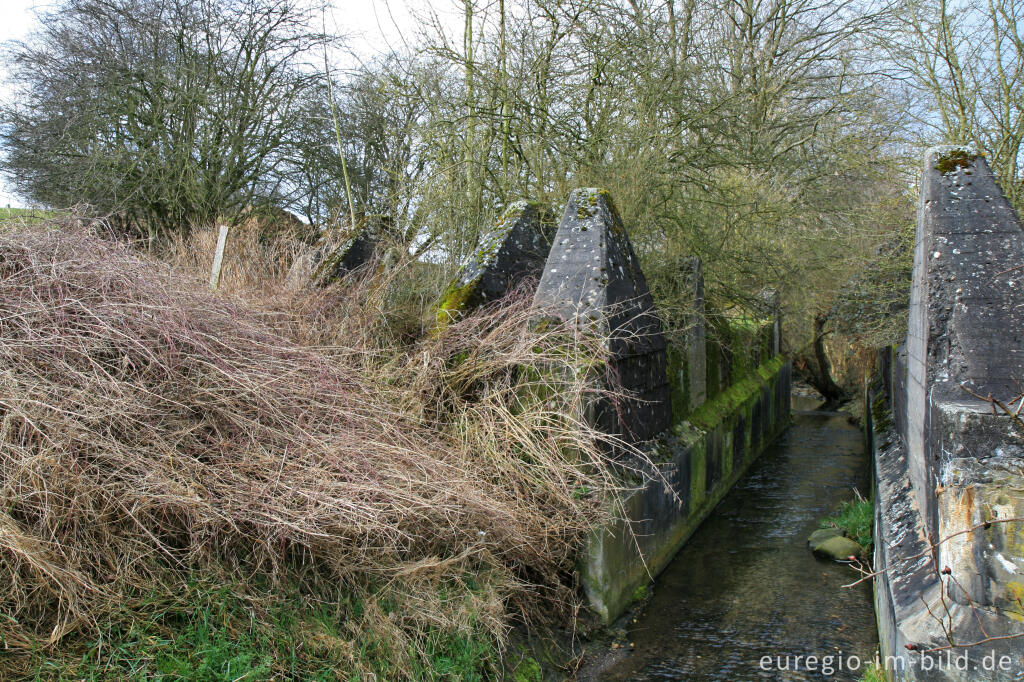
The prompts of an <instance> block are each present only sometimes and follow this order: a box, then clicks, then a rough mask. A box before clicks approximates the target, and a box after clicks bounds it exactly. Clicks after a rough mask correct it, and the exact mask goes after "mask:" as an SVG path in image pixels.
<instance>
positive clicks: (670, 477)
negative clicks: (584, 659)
mask: <svg viewBox="0 0 1024 682" xmlns="http://www.w3.org/2000/svg"><path fill="white" fill-rule="evenodd" d="M548 215H549V213H548V212H547V211H546V210H545V209H544V208H543V207H541V206H538V205H535V204H527V203H519V204H516V205H513V206H512V207H510V209H509V211H507V212H506V214H505V215H504V216H502V218H501V219H500V220H499V223H498V225H497V226H496V228H495V230H494V231H493V233H492V234H491V235H490V236H489V237H488V238H486V239H485V240H484V242H483V246H482V247H481V249H480V250H479V251H478V253H477V254H475V255H474V256H473V257H472V258H470V260H469V262H468V263H467V265H466V267H465V268H464V269H463V271H462V272H461V273H460V274H459V275H458V276H457V277H456V280H455V281H454V282H453V283H452V285H451V287H449V289H448V292H447V293H446V295H445V297H444V300H443V301H442V303H441V305H440V313H441V314H440V315H439V322H440V323H443V321H444V320H449V319H457V318H458V317H459V316H460V315H462V314H464V313H465V312H466V311H467V310H469V309H471V308H472V307H474V306H476V305H479V304H480V303H482V302H485V301H491V300H495V299H498V298H500V297H501V296H502V295H503V293H504V292H505V291H507V290H508V289H509V288H511V287H513V286H515V285H516V284H517V283H518V282H520V281H522V280H523V279H532V280H539V281H538V284H537V289H536V293H535V297H534V306H535V308H536V309H537V311H538V315H539V316H541V317H546V318H553V319H556V320H559V321H563V322H571V323H573V324H575V325H577V326H580V327H585V328H588V329H591V330H593V331H595V332H596V333H598V334H599V335H600V336H601V337H602V338H605V339H607V343H608V355H609V357H608V361H607V363H606V367H605V371H604V373H603V376H602V377H601V379H600V380H601V381H602V382H603V383H604V384H605V385H606V386H608V387H611V388H614V389H615V390H616V393H617V394H618V398H617V399H616V400H614V401H610V400H606V399H605V400H602V401H600V402H599V403H598V404H596V405H595V406H594V409H593V410H592V420H593V422H594V424H595V426H597V427H598V428H600V429H601V430H603V431H604V432H605V433H609V434H612V435H615V436H616V437H617V438H619V439H621V440H622V441H625V442H626V443H630V444H634V445H636V446H638V447H641V448H644V449H646V450H648V451H649V452H650V453H651V454H652V460H653V462H654V465H653V467H650V466H649V467H647V469H648V470H646V471H643V472H642V473H643V477H642V479H641V480H639V481H637V482H635V483H632V484H630V485H631V487H632V490H631V492H629V493H628V494H626V495H624V497H623V498H622V499H620V500H608V501H607V502H608V504H612V505H615V506H616V507H617V508H619V509H621V510H622V511H623V512H624V514H622V515H621V518H620V519H619V520H618V521H617V522H616V523H614V524H612V525H611V526H610V527H608V528H604V529H602V530H600V531H598V532H597V533H595V534H594V536H593V537H592V538H591V539H590V541H589V543H588V546H587V548H586V550H585V551H584V552H583V556H582V559H581V561H580V565H579V575H580V580H581V583H582V584H583V586H584V589H585V590H586V594H587V597H588V600H589V603H590V607H591V609H592V610H593V611H594V612H595V613H596V614H597V615H598V616H599V617H600V618H601V619H603V620H604V621H606V622H610V621H612V620H614V619H615V618H616V617H618V616H619V615H620V614H621V613H622V612H623V611H624V610H625V609H626V608H627V607H628V606H629V604H630V603H631V602H632V601H633V600H634V595H635V594H636V592H637V589H638V588H640V587H642V586H644V585H646V584H647V583H648V582H649V581H650V580H651V579H652V578H653V577H654V576H656V575H657V574H658V573H659V572H661V570H662V569H664V568H665V566H666V565H667V564H668V562H669V561H670V560H671V559H672V557H673V556H674V555H675V554H676V552H677V551H678V550H679V548H680V547H681V546H682V545H683V543H684V542H685V541H686V539H687V538H688V537H689V536H690V535H691V534H692V533H693V531H694V530H696V528H697V526H698V525H699V524H700V522H701V521H702V520H703V519H704V518H705V517H707V515H708V514H709V513H710V512H711V510H712V509H713V508H714V506H715V505H716V504H717V503H718V501H719V500H720V499H721V498H722V497H723V496H724V495H725V493H726V492H727V491H728V490H729V488H730V487H731V486H732V485H733V484H734V483H735V482H736V480H737V479H738V478H739V477H740V476H741V475H742V473H743V472H744V471H745V470H746V468H747V467H748V466H749V464H750V463H751V462H752V461H753V460H754V459H755V458H756V457H757V456H758V455H759V454H760V453H761V452H762V451H763V450H764V449H765V448H766V447H767V445H768V444H769V443H770V442H771V441H772V439H773V438H774V437H775V436H776V435H778V434H779V433H780V432H781V431H782V430H783V429H785V427H786V426H788V424H789V419H790V417H789V414H790V402H789V401H790V365H789V362H788V361H787V360H785V359H784V358H783V357H782V356H781V355H780V354H779V351H780V346H781V324H780V321H779V310H778V297H777V296H776V295H775V294H774V292H765V295H764V296H763V297H762V300H763V306H761V307H762V308H763V309H762V310H758V311H755V312H754V313H751V312H750V311H745V312H744V314H743V315H738V314H736V315H733V316H732V317H730V316H729V315H718V316H716V318H715V320H714V324H715V332H716V333H714V334H711V333H708V332H709V320H708V317H709V316H708V315H707V312H706V310H705V301H704V285H703V276H702V272H701V267H700V263H699V261H697V260H696V259H692V260H690V261H688V262H687V264H686V267H684V268H683V269H681V271H680V273H679V277H680V286H681V287H682V289H683V290H686V291H689V292H691V293H692V301H691V302H692V311H691V312H690V315H689V318H688V319H689V322H688V324H687V329H686V330H684V331H683V333H681V334H677V335H676V336H677V337H679V338H680V339H681V341H678V342H675V343H669V342H668V341H667V340H666V337H665V334H664V333H663V329H662V323H661V319H660V317H659V315H658V312H657V310H655V307H654V302H653V299H652V298H651V294H650V291H649V290H648V288H647V282H646V279H645V277H644V274H643V272H642V271H641V269H640V263H639V259H638V258H637V256H636V254H635V253H634V251H633V247H632V245H631V243H630V240H629V237H628V235H627V233H626V229H625V227H624V226H623V223H622V220H621V218H620V216H619V214H618V212H617V210H616V208H615V205H614V203H613V201H612V199H611V197H610V196H609V195H608V193H607V192H606V191H604V190H600V189H580V190H576V191H574V192H573V193H572V194H571V195H570V197H569V200H568V202H567V205H566V208H565V211H564V213H563V215H562V219H561V221H560V223H559V224H558V227H557V231H553V227H552V225H551V222H550V221H549V220H548V219H547V218H546V216H548ZM552 232H553V234H552Z"/></svg>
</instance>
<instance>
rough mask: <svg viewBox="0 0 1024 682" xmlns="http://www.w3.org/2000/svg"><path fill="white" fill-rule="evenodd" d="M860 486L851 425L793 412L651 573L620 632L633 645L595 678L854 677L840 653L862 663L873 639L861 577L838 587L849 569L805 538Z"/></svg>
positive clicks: (850, 576) (860, 463) (862, 473)
mask: <svg viewBox="0 0 1024 682" xmlns="http://www.w3.org/2000/svg"><path fill="white" fill-rule="evenodd" d="M794 406H796V404H795V403H794ZM868 485H869V470H868V459H867V455H866V454H865V452H864V443H863V440H862V436H861V433H860V431H859V430H858V429H857V428H856V427H854V426H851V425H850V424H849V423H848V422H847V420H846V418H845V416H840V415H837V414H836V413H829V414H826V415H815V414H809V413H807V412H798V413H797V414H796V416H795V421H794V424H793V426H792V427H790V428H789V430H788V431H787V432H786V433H785V434H783V435H782V436H781V437H780V438H779V439H778V440H777V441H776V443H775V444H774V445H773V446H772V447H771V448H770V449H769V450H768V451H766V452H765V453H764V454H763V455H762V456H761V457H760V458H759V459H758V460H757V461H756V462H755V463H754V464H753V465H752V466H751V468H750V470H749V471H748V472H747V474H746V475H745V477H744V478H742V479H741V480H740V481H739V482H738V483H737V484H736V486H735V487H734V488H733V489H732V490H731V491H730V492H729V494H728V495H727V497H726V498H725V499H724V500H722V502H721V504H719V505H718V507H717V508H716V509H715V511H714V512H713V513H712V515H711V516H710V517H709V518H708V519H707V520H706V521H705V522H704V523H703V524H702V525H701V527H700V528H699V529H698V530H697V532H696V533H695V534H694V535H693V537H692V538H690V540H689V542H688V543H687V544H686V545H685V546H684V547H683V549H682V550H681V551H680V552H679V555H678V556H677V557H676V558H675V560H674V561H673V562H672V564H671V565H670V566H669V567H668V568H667V569H666V570H665V572H664V573H662V575H661V576H660V577H659V578H658V579H657V581H656V583H655V584H654V586H653V593H652V596H651V599H650V601H649V602H648V604H647V605H646V607H645V608H644V609H643V611H642V612H641V613H640V614H639V615H638V616H637V617H636V622H633V623H631V624H630V625H629V627H628V628H627V632H628V638H629V641H630V642H632V643H633V644H634V645H635V648H634V650H633V651H632V653H630V654H629V655H628V656H627V657H625V658H623V659H621V660H619V661H618V662H617V663H615V664H614V665H612V666H611V667H610V668H605V669H604V670H603V671H602V672H601V673H600V674H599V676H598V677H599V679H601V680H754V679H772V680H774V679H782V680H805V679H811V680H817V679H837V680H858V679H860V677H861V675H862V674H863V669H861V670H859V671H856V672H854V671H851V670H849V669H848V668H849V667H850V666H851V665H852V664H853V663H854V662H855V661H854V660H853V659H851V658H850V656H856V657H857V658H858V660H859V661H865V662H866V661H868V660H869V659H871V658H872V657H873V656H874V652H875V648H876V646H877V641H878V640H877V636H876V632H875V620H874V613H873V611H872V604H871V586H870V583H862V584H861V585H858V586H856V587H854V588H844V587H843V585H844V584H845V583H849V582H852V581H853V580H854V579H855V578H856V577H857V576H856V574H855V573H854V571H853V570H852V569H851V568H849V567H848V566H845V565H841V564H835V563H829V562H825V561H821V560H817V559H815V558H814V557H813V556H812V555H811V552H810V550H809V549H808V548H807V545H806V538H807V536H808V535H809V534H810V533H811V531H813V530H815V529H816V528H817V527H818V521H819V519H821V518H822V517H823V516H827V515H828V514H829V513H831V512H832V511H833V510H834V509H835V507H836V506H838V503H839V502H840V501H841V500H849V499H852V498H853V492H852V488H854V487H856V488H857V489H858V490H860V491H861V492H862V493H864V494H867V492H868ZM840 655H841V656H842V661H841V662H840V660H839V659H838V656H840ZM765 656H768V657H771V662H770V663H769V664H768V665H767V666H762V664H763V663H764V660H763V659H762V657H765ZM787 656H788V657H789V658H788V665H787V658H786V657H787ZM796 656H801V657H802V658H801V659H800V660H799V661H797V660H796V659H795V657H796ZM807 656H816V657H817V660H816V662H815V663H814V664H813V665H811V664H810V661H808V660H807ZM826 656H830V657H831V658H829V659H826V658H825V657H826ZM780 657H781V658H780ZM826 661H829V663H826ZM780 663H781V665H780ZM840 666H841V667H842V669H840ZM764 667H767V668H768V669H767V670H765V669H763V668H764ZM782 667H788V668H789V669H788V670H785V669H780V668H782ZM794 667H797V668H799V670H796V671H794ZM810 668H813V670H811V669H810ZM830 671H831V674H826V673H829V672H830Z"/></svg>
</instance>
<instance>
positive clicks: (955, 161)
mask: <svg viewBox="0 0 1024 682" xmlns="http://www.w3.org/2000/svg"><path fill="white" fill-rule="evenodd" d="M977 158H978V155H977V154H971V153H970V152H968V151H966V150H964V149H954V150H952V151H950V152H947V153H945V154H943V155H942V156H940V157H939V158H938V159H936V161H935V170H937V171H939V172H940V173H942V174H943V175H946V174H947V173H952V172H953V171H955V170H957V169H959V168H967V167H968V166H970V165H971V164H972V163H974V160H975V159H977Z"/></svg>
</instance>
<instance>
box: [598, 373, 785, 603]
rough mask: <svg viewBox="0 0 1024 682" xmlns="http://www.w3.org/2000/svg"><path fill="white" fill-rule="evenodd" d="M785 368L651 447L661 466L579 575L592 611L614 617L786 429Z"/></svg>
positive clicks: (630, 497) (734, 392)
mask: <svg viewBox="0 0 1024 682" xmlns="http://www.w3.org/2000/svg"><path fill="white" fill-rule="evenodd" d="M789 395H790V365H789V363H788V361H786V360H785V359H784V358H783V357H781V356H776V357H774V358H772V359H771V360H769V361H767V362H765V363H763V364H762V365H760V366H759V367H757V368H756V370H755V371H753V372H751V373H750V374H749V375H748V376H747V377H745V378H744V379H742V380H741V381H739V382H736V383H735V384H733V385H732V386H729V387H728V388H727V389H726V390H724V391H721V392H720V393H719V395H717V396H716V397H715V398H714V399H712V400H709V401H708V402H706V403H704V405H702V406H701V407H700V408H698V409H697V410H696V411H695V412H694V413H693V414H692V415H690V417H689V419H686V420H682V421H678V422H677V423H676V424H675V426H674V427H673V428H672V429H671V432H670V433H668V434H666V435H665V436H664V437H663V438H661V439H660V440H659V442H658V443H657V445H656V446H655V452H656V453H657V455H658V457H657V460H658V461H659V464H658V465H657V468H656V470H654V471H650V472H648V474H649V477H648V480H647V482H646V483H645V484H644V485H643V486H642V487H640V488H639V489H637V490H634V491H633V492H631V493H630V494H627V495H625V496H623V497H622V498H621V499H620V500H617V503H618V504H620V505H621V507H622V509H621V512H622V513H621V516H622V518H621V519H620V520H619V521H617V522H616V523H614V524H613V525H612V526H610V527H606V528H604V529H602V530H600V531H598V532H596V533H595V534H594V535H593V536H592V537H591V538H590V541H589V543H588V546H587V548H586V551H585V552H584V554H583V558H582V560H581V564H580V576H581V580H582V583H583V586H584V589H585V590H586V592H587V596H588V600H589V602H590V605H591V608H592V609H593V610H594V611H595V612H596V613H597V614H598V616H600V617H601V618H602V619H604V620H605V621H606V622H610V621H612V620H614V619H615V618H616V617H617V616H618V615H619V614H621V613H622V612H623V611H624V610H625V609H626V608H627V607H628V606H629V604H630V603H631V601H632V600H633V595H634V594H636V591H637V589H638V588H640V587H641V586H643V585H645V584H647V582H648V581H650V580H651V579H652V578H653V577H654V576H657V575H658V573H660V572H661V570H662V569H664V568H665V566H667V565H668V563H669V561H671V559H672V557H674V556H675V554H676V552H678V551H679V548H680V547H682V545H683V543H685V542H686V540H687V539H688V538H689V537H690V535H692V534H693V532H694V531H695V530H696V529H697V527H698V526H699V525H700V523H701V521H703V520H704V519H705V518H706V517H707V516H708V514H710V513H711V510H712V509H714V507H715V505H716V504H718V502H719V501H720V500H721V499H722V497H723V496H724V495H725V494H726V492H728V490H729V489H730V488H731V487H732V486H733V484H735V482H736V481H737V479H739V477H740V476H742V475H743V473H744V472H745V471H746V469H747V467H748V466H749V465H750V463H751V462H753V461H754V459H756V457H757V456H758V455H760V454H761V452H763V450H764V448H765V447H766V446H767V445H768V444H769V443H770V442H771V441H772V439H773V438H775V436H777V435H778V434H779V433H780V432H781V431H782V430H783V429H785V427H786V426H787V425H788V424H789V400H790V397H789Z"/></svg>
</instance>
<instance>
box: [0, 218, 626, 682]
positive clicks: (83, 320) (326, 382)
mask: <svg viewBox="0 0 1024 682" xmlns="http://www.w3.org/2000/svg"><path fill="white" fill-rule="evenodd" d="M72 222H73V221H65V222H64V223H63V224H60V223H58V222H51V223H50V224H47V225H45V226H30V225H27V224H25V223H21V224H18V225H12V224H10V223H8V224H6V225H5V229H3V230H0V385H2V390H0V583H3V584H4V585H7V586H9V587H8V588H6V589H5V590H4V592H3V594H2V595H0V678H3V679H17V678H19V677H25V678H29V679H32V678H38V679H68V680H70V679H125V678H147V679H150V678H152V679H189V680H221V679H223V680H229V679H230V680H236V679H246V680H254V679H270V678H301V679H363V678H366V677H369V676H371V675H375V676H377V678H378V679H439V678H445V679H464V680H472V679H481V678H484V677H494V676H497V675H499V674H501V673H502V672H503V671H509V670H514V669H515V668H516V667H517V666H516V663H515V655H514V653H513V652H512V651H511V650H510V649H509V648H508V647H507V646H506V643H507V641H508V633H509V627H510V626H511V625H513V624H515V623H524V622H525V623H535V624H536V623H543V622H547V623H557V622H564V621H567V620H568V619H569V617H570V615H571V614H572V613H573V611H574V609H575V608H576V606H577V603H578V602H577V596H576V593H575V592H574V590H573V588H572V585H571V582H572V578H571V576H572V569H573V563H574V560H575V554H576V551H577V550H578V548H579V547H580V546H581V543H582V542H583V540H584V538H585V537H586V535H587V533H588V532H589V531H590V530H591V529H593V528H594V527H595V525H596V524H599V523H603V522H606V521H607V518H608V514H609V511H608V510H607V509H606V507H605V506H604V505H602V504H601V503H600V501H601V500H602V499H603V497H604V495H605V493H607V492H608V491H610V490H612V489H613V488H615V487H616V486H617V485H618V484H617V483H616V479H615V478H614V477H613V476H612V475H611V474H610V473H609V468H608V466H607V462H606V461H605V455H604V454H603V453H604V452H606V450H605V449H604V448H603V447H602V444H601V438H600V436H599V434H597V433H595V432H593V431H592V430H590V429H589V428H588V427H587V425H586V424H585V422H584V420H583V419H582V418H580V415H582V414H583V413H584V405H585V404H586V403H587V401H588V400H589V399H590V397H591V396H590V393H589V390H590V387H589V384H588V383H587V380H586V378H587V370H588V368H590V367H592V363H593V361H594V357H595V356H597V355H599V354H600V347H601V346H600V344H599V343H598V342H597V340H595V339H589V338H583V337H580V336H578V335H575V334H574V333H572V332H571V331H567V330H563V329H546V330H544V331H535V332H531V331H529V330H528V328H527V325H526V321H527V320H528V316H529V312H528V309H527V304H526V301H525V300H520V301H518V302H512V303H511V304H510V305H509V307H507V308H505V309H503V310H502V312H501V313H500V314H495V313H494V311H491V312H484V313H481V314H477V315H472V316H470V317H468V318H467V319H465V320H463V321H460V322H459V323H457V324H453V325H451V326H450V327H448V328H447V329H445V331H444V332H443V333H442V334H421V333H417V331H420V332H422V331H423V329H424V326H425V325H428V324H429V320H430V319H431V312H432V311H431V309H430V308H431V306H432V305H433V300H436V299H433V300H432V299H431V297H430V296H427V295H424V294H423V291H424V290H431V289H430V287H431V286H433V287H434V288H433V291H434V292H436V293H439V292H440V290H441V285H440V283H438V282H434V283H433V284H431V283H430V282H427V281H426V280H425V279H424V278H426V277H436V276H437V275H436V273H431V272H426V271H423V270H421V269H416V268H415V267H413V266H410V265H408V264H399V266H397V267H394V266H392V267H388V268H380V269H375V268H370V269H369V271H368V272H367V273H364V275H363V276H362V277H356V278H354V279H352V281H350V282H349V283H347V284H344V285H337V286H333V287H330V288H327V289H323V290H313V289H309V288H304V289H303V288H300V289H289V288H288V287H286V286H285V281H286V279H287V272H288V269H289V266H290V264H291V263H292V262H294V261H295V259H296V257H297V255H298V254H299V251H300V249H298V247H295V246H294V245H293V244H291V243H288V242H286V241H281V240H276V241H275V240H271V241H269V242H267V241H266V240H262V241H261V240H260V239H259V238H258V236H257V235H256V234H255V232H254V231H253V230H249V231H246V230H245V229H240V230H239V231H238V232H237V233H236V234H235V235H233V236H232V242H231V244H230V246H229V256H228V258H227V261H226V266H225V270H224V276H223V279H222V287H223V290H222V291H221V292H220V293H218V294H212V293H210V292H208V291H207V290H206V289H205V286H204V282H205V279H206V273H207V272H208V267H209V260H210V254H211V251H212V249H211V248H210V245H211V244H212V241H213V238H214V237H213V234H212V233H211V232H209V231H199V232H196V233H194V234H193V236H192V237H191V238H190V239H189V240H185V241H183V242H181V243H179V244H177V245H176V246H174V247H172V248H168V250H167V251H166V252H165V253H163V254H162V257H161V259H155V258H151V257H149V256H146V255H142V254H139V253H137V252H134V251H132V250H131V249H130V248H129V247H127V246H124V245H120V244H116V243H112V242H110V241H105V240H103V239H100V238H98V237H96V236H95V234H94V232H93V231H92V230H91V229H90V228H89V227H86V228H81V227H74V226H72ZM424 321H428V322H424ZM410 338H415V339H416V340H415V341H412V342H410V341H409V339H410ZM456 359H457V361H456ZM524 367H525V368H526V369H527V370H528V371H522V370H523V368H524ZM531 368H532V369H531ZM528 381H529V382H544V383H545V385H544V386H537V385H532V386H530V385H524V382H528ZM541 395H542V396H544V400H543V401H541V400H538V399H534V398H531V396H541ZM580 491H587V492H586V494H581V493H580ZM519 673H520V676H521V677H523V678H526V679H528V678H531V677H534V676H536V674H537V668H536V665H535V664H534V663H532V662H531V661H526V662H525V663H524V664H523V665H522V666H519Z"/></svg>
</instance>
